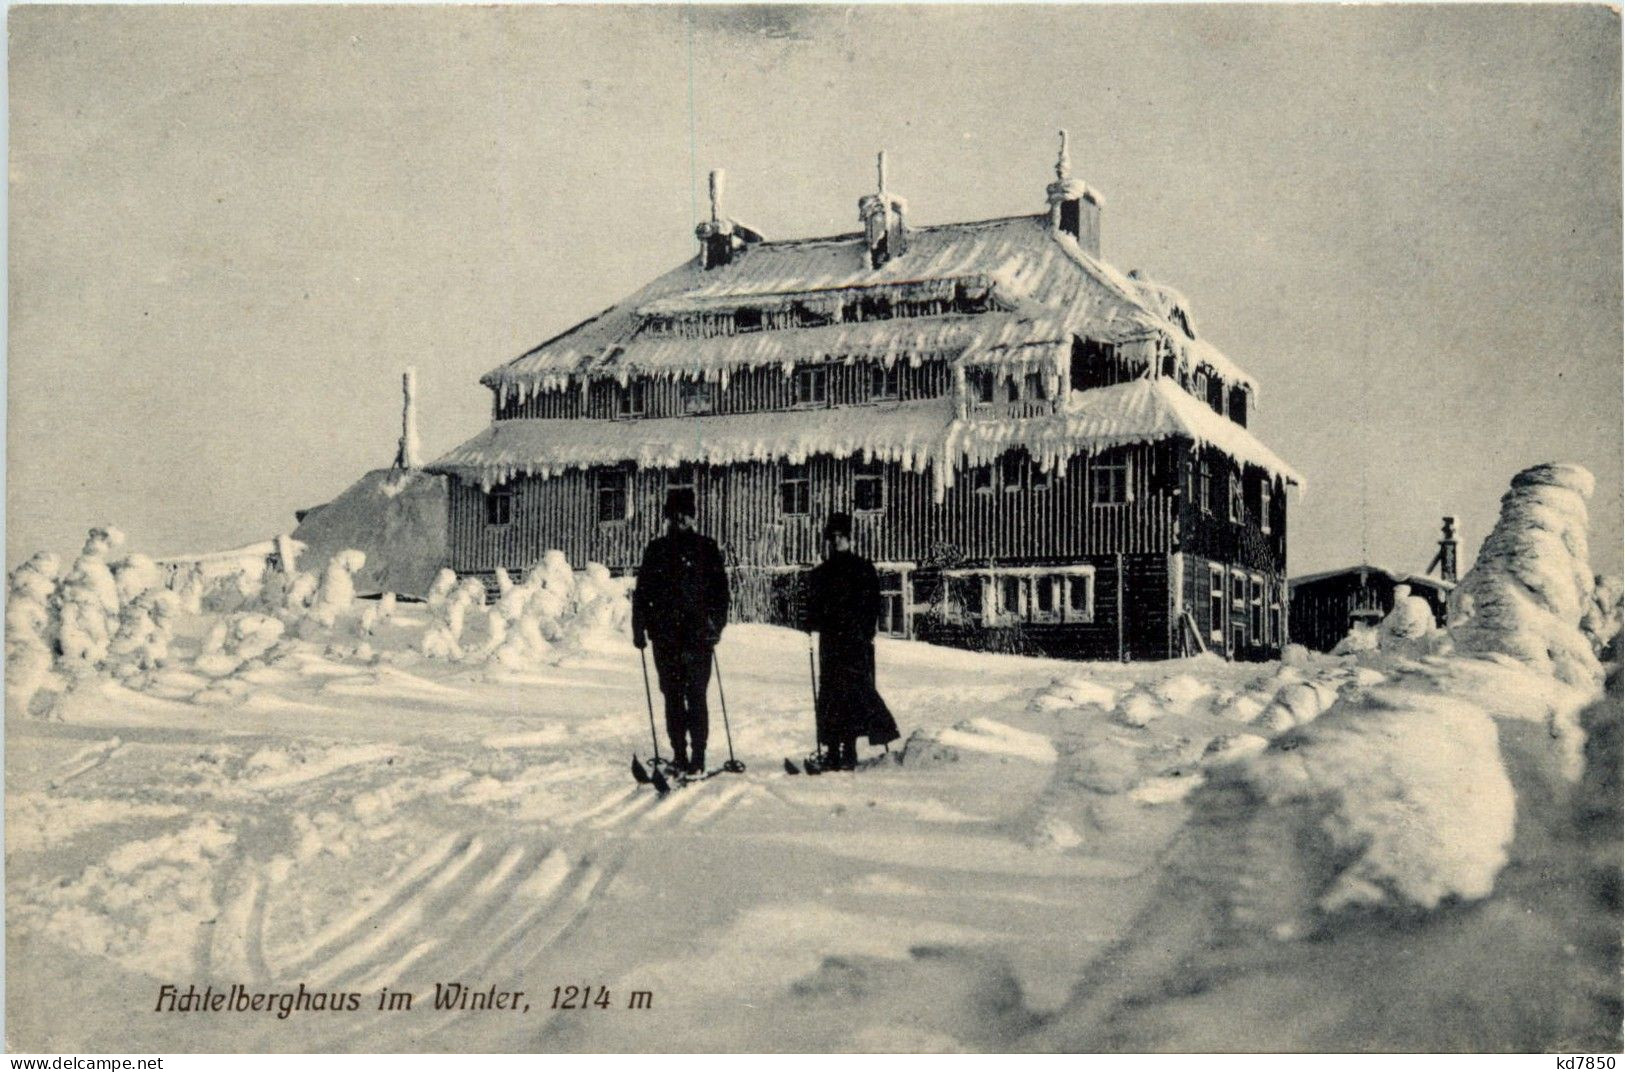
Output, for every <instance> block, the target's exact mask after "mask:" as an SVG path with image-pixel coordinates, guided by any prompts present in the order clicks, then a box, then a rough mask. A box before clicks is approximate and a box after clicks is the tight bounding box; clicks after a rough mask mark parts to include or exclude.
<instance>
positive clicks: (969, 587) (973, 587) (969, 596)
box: [954, 577, 986, 620]
mask: <svg viewBox="0 0 1625 1072" xmlns="http://www.w3.org/2000/svg"><path fill="white" fill-rule="evenodd" d="M954 590H955V591H957V592H958V594H959V596H960V599H959V606H960V610H961V612H962V613H963V615H964V616H965V617H966V618H970V619H975V620H980V619H981V617H982V607H983V605H984V604H985V603H986V600H985V599H984V598H983V596H982V579H981V578H980V577H973V578H971V583H969V584H963V585H956V586H954Z"/></svg>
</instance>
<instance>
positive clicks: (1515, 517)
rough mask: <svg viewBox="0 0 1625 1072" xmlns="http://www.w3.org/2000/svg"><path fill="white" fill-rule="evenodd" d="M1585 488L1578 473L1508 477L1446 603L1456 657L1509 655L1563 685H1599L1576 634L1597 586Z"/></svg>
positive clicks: (1534, 471) (1573, 469)
mask: <svg viewBox="0 0 1625 1072" xmlns="http://www.w3.org/2000/svg"><path fill="white" fill-rule="evenodd" d="M1593 485H1594V481H1593V478H1592V476H1591V474H1590V473H1589V472H1587V471H1586V470H1585V469H1583V468H1581V467H1580V466H1578V465H1563V464H1546V465H1537V466H1534V467H1533V468H1530V469H1525V470H1524V471H1523V472H1521V473H1519V474H1518V475H1517V476H1515V477H1513V478H1512V488H1511V490H1509V491H1508V492H1507V493H1506V495H1504V496H1503V497H1502V499H1501V516H1500V519H1499V520H1498V521H1496V523H1495V528H1494V530H1493V531H1492V532H1491V533H1490V535H1489V538H1488V539H1486V540H1485V541H1484V546H1483V547H1482V548H1480V550H1479V552H1478V561H1477V562H1476V563H1474V565H1473V568H1472V570H1471V571H1469V572H1468V574H1467V576H1465V577H1463V578H1462V581H1461V584H1459V585H1458V586H1457V587H1456V589H1455V591H1454V592H1452V593H1451V595H1450V635H1451V637H1452V638H1453V639H1454V641H1455V646H1456V650H1457V651H1460V652H1463V653H1486V654H1487V653H1501V654H1505V655H1510V656H1512V657H1513V658H1515V659H1517V660H1519V661H1521V662H1524V663H1527V664H1528V665H1530V666H1534V667H1538V668H1540V669H1542V670H1545V671H1546V672H1548V673H1551V674H1553V675H1555V676H1556V677H1557V678H1558V679H1560V680H1562V681H1565V682H1567V683H1569V684H1572V685H1581V686H1598V685H1601V683H1602V667H1601V665H1600V664H1599V663H1598V662H1597V657H1596V655H1595V654H1594V653H1593V651H1592V646H1591V642H1590V641H1589V640H1588V639H1587V638H1586V636H1585V635H1584V634H1583V633H1581V631H1580V621H1581V619H1582V618H1583V617H1584V616H1585V614H1586V611H1587V609H1588V608H1589V607H1590V606H1591V604H1592V598H1593V590H1594V588H1595V587H1596V582H1595V579H1594V577H1593V575H1592V572H1591V566H1590V563H1589V561H1588V559H1589V551H1588V547H1587V539H1586V527H1587V516H1586V500H1587V499H1588V498H1590V496H1591V492H1592V488H1593Z"/></svg>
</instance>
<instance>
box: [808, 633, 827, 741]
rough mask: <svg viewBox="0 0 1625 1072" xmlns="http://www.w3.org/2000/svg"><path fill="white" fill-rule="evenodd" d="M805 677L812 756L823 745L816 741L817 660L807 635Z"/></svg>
mask: <svg viewBox="0 0 1625 1072" xmlns="http://www.w3.org/2000/svg"><path fill="white" fill-rule="evenodd" d="M807 677H808V679H809V680H810V681H812V692H813V755H815V756H816V755H818V754H819V753H818V749H819V747H820V745H822V744H823V742H822V741H820V740H819V739H818V659H817V657H816V656H815V655H814V654H813V635H812V634H811V633H808V634H807Z"/></svg>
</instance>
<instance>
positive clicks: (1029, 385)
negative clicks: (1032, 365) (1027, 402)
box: [1022, 372, 1049, 402]
mask: <svg viewBox="0 0 1625 1072" xmlns="http://www.w3.org/2000/svg"><path fill="white" fill-rule="evenodd" d="M1022 393H1023V394H1024V395H1025V396H1026V397H1028V398H1031V399H1034V400H1036V401H1039V402H1042V401H1045V400H1046V399H1047V398H1048V397H1049V391H1048V390H1046V389H1045V387H1044V374H1043V373H1042V372H1029V373H1027V379H1026V382H1025V383H1024V385H1023V388H1022Z"/></svg>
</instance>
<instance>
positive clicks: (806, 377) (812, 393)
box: [795, 367, 829, 406]
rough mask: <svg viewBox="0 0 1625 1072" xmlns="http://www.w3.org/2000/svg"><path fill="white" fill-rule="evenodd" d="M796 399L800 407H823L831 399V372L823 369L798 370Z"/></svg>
mask: <svg viewBox="0 0 1625 1072" xmlns="http://www.w3.org/2000/svg"><path fill="white" fill-rule="evenodd" d="M795 399H796V405H798V406H822V405H823V404H824V403H825V402H826V401H827V400H828V399H829V371H828V370H827V369H824V368H822V367H811V368H799V369H796V380H795Z"/></svg>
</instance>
